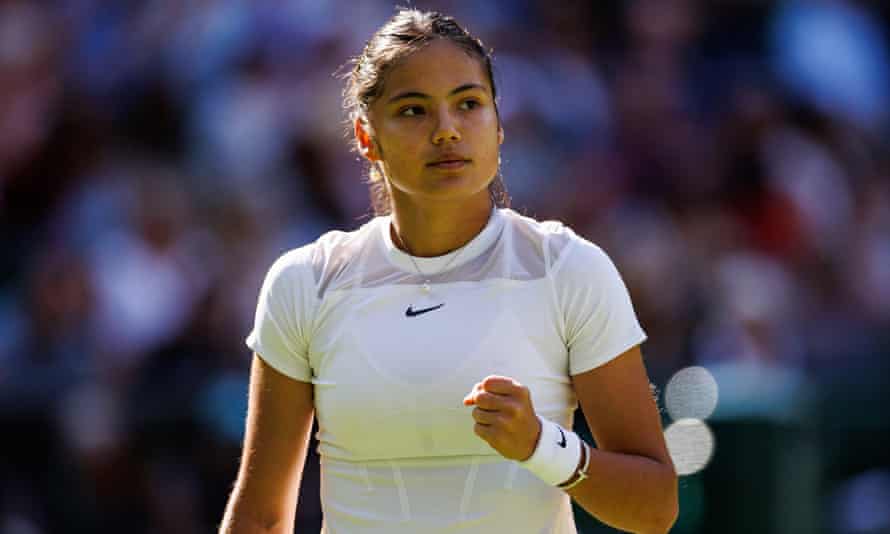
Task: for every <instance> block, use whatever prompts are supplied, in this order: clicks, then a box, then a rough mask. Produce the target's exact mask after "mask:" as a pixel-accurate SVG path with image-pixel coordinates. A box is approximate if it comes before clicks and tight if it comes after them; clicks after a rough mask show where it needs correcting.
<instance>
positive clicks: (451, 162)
mask: <svg viewBox="0 0 890 534" xmlns="http://www.w3.org/2000/svg"><path fill="white" fill-rule="evenodd" d="M469 162H470V160H468V159H467V158H461V157H445V158H442V159H438V160H436V161H433V162H431V163H427V166H428V167H450V166H455V165H461V164H464V163H469Z"/></svg>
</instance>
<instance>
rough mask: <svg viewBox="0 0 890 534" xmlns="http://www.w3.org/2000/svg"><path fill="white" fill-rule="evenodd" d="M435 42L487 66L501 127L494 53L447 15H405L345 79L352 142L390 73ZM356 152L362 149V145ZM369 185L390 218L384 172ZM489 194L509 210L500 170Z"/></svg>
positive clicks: (377, 37) (376, 38)
mask: <svg viewBox="0 0 890 534" xmlns="http://www.w3.org/2000/svg"><path fill="white" fill-rule="evenodd" d="M435 39H447V40H449V41H451V42H452V43H454V44H456V45H457V46H459V47H461V48H462V49H463V50H464V51H465V52H467V53H468V54H469V55H471V56H473V57H475V58H477V59H479V61H481V62H482V65H483V66H484V67H485V72H486V74H487V75H488V81H489V83H490V84H491V93H492V97H493V98H494V106H495V108H494V109H495V113H496V114H497V116H498V124H500V114H499V113H498V108H497V88H496V87H495V83H494V74H493V69H492V59H491V52H490V51H486V50H485V47H484V46H483V44H482V41H480V40H479V39H477V38H476V37H473V36H472V35H471V34H470V32H468V31H467V30H466V29H465V28H464V27H462V26H461V25H460V24H458V23H457V21H455V20H454V18H452V17H449V16H447V15H443V14H442V13H439V12H436V11H428V12H421V11H418V10H416V9H400V10H399V11H398V12H397V13H396V14H395V15H393V17H392V18H391V19H389V21H387V22H386V24H384V25H383V26H381V27H380V29H379V30H377V31H376V32H375V33H374V35H372V36H371V38H370V39H369V40H368V42H367V43H366V44H365V48H364V50H362V53H361V55H359V56H358V57H356V58H353V59H352V60H351V63H352V65H353V67H352V70H351V71H350V72H348V73H346V74H344V75H343V77H344V78H345V79H346V87H345V89H344V90H343V107H344V108H345V109H346V111H347V114H348V119H347V120H348V123H347V136H350V137H351V136H352V134H353V130H352V125H353V124H354V122H355V120H356V119H362V120H367V112H368V109H369V108H370V106H371V104H372V103H373V102H374V100H375V99H376V98H377V97H379V96H380V95H381V94H382V93H383V82H384V79H385V78H386V74H387V72H389V70H390V69H391V68H392V67H393V66H394V65H396V64H397V63H398V62H399V61H400V60H401V59H402V58H404V57H406V56H408V55H410V54H411V53H413V52H416V51H417V50H420V49H421V48H423V47H424V46H426V45H427V44H429V43H430V42H432V41H433V40H435ZM353 148H354V149H357V148H358V142H357V141H356V143H355V144H354V145H353ZM368 185H369V187H370V193H371V207H372V208H373V209H374V214H375V215H385V214H387V213H389V212H390V211H391V209H392V206H391V204H390V198H389V191H387V188H386V184H385V183H384V180H383V176H382V175H381V173H380V170H379V169H378V168H377V167H376V166H375V165H373V164H371V165H370V166H369V170H368ZM488 189H489V192H490V193H491V196H492V200H493V201H494V203H495V204H496V205H497V206H500V207H506V206H509V204H510V197H509V196H508V195H507V190H506V188H505V187H504V182H503V180H502V178H501V176H500V169H498V176H496V177H495V179H494V180H492V182H491V184H489V187H488Z"/></svg>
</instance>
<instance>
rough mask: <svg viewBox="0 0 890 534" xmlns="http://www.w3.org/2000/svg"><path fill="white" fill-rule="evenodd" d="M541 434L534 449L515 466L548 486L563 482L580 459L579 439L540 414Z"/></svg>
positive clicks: (575, 467) (569, 476) (572, 473)
mask: <svg viewBox="0 0 890 534" xmlns="http://www.w3.org/2000/svg"><path fill="white" fill-rule="evenodd" d="M538 420H539V421H541V436H540V437H539V438H538V445H537V447H535V452H533V453H532V455H531V456H530V457H529V458H528V459H526V460H525V461H523V462H519V465H521V466H522V467H524V468H526V469H528V470H529V471H531V472H532V473H533V474H535V475H536V476H537V477H538V478H540V479H541V480H543V481H544V482H546V483H548V484H550V485H551V486H557V485H559V484H562V483H563V482H565V481H567V480H568V479H569V478H571V477H572V475H574V474H575V470H576V469H577V468H578V462H580V461H581V438H579V437H578V434H575V433H574V432H572V431H571V430H566V429H564V428H562V427H561V426H559V425H558V424H556V423H554V422H553V421H549V420H547V419H544V418H543V417H541V416H540V415H539V416H538Z"/></svg>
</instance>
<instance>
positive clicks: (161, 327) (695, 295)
mask: <svg viewBox="0 0 890 534" xmlns="http://www.w3.org/2000/svg"><path fill="white" fill-rule="evenodd" d="M416 5H417V7H420V8H423V9H439V10H442V11H445V12H447V13H449V14H452V15H454V16H456V17H457V18H458V20H459V21H460V22H462V23H463V24H465V25H466V26H468V27H469V29H470V31H472V32H473V33H475V34H477V35H478V36H480V37H481V38H482V39H483V41H484V42H485V44H486V46H488V47H492V48H493V49H494V52H495V62H496V63H495V68H496V70H497V74H496V80H497V82H498V83H499V87H498V90H499V92H500V94H501V100H500V110H501V115H502V117H503V119H504V123H505V129H506V142H505V144H504V145H503V173H504V177H505V181H506V184H507V186H508V189H509V191H510V193H511V194H512V197H513V206H514V208H515V209H516V210H517V211H519V212H521V213H524V214H528V215H531V216H535V217H538V218H542V219H546V218H558V219H561V220H563V221H565V222H566V223H568V224H569V225H571V226H572V227H573V228H575V229H576V230H577V231H578V232H579V233H580V234H582V235H584V236H585V237H587V238H589V239H591V240H593V241H594V242H596V243H598V244H599V245H600V246H602V247H603V248H604V249H605V250H606V251H607V252H608V253H609V254H610V255H611V256H612V258H613V259H614V260H615V262H616V263H617V264H618V266H619V269H620V271H621V272H622V274H623V276H624V278H625V280H626V282H627V284H628V286H629V288H630V291H631V293H632V296H633V299H634V302H635V305H636V309H637V312H638V314H639V316H640V319H641V322H642V324H643V326H644V328H645V329H646V330H647V332H648V334H649V337H650V340H649V341H648V342H647V343H646V344H645V345H644V354H645V356H646V360H647V365H648V369H649V373H650V378H651V379H652V382H653V383H654V384H655V385H656V386H657V387H658V389H659V394H661V392H662V391H664V389H665V386H666V384H667V382H668V380H669V379H670V377H671V376H672V375H673V374H674V373H675V372H676V371H678V370H680V369H682V368H684V367H687V366H692V365H697V366H704V367H705V368H707V369H708V370H709V371H710V372H711V373H712V375H713V376H714V377H715V379H716V381H717V384H718V385H719V394H720V396H719V402H718V404H717V408H716V411H714V412H713V414H711V415H710V417H708V419H707V425H708V427H709V428H710V430H711V431H712V433H713V436H714V438H715V441H716V448H715V449H714V451H713V455H712V456H711V461H710V464H709V465H708V466H707V467H706V468H705V469H703V470H701V471H699V472H697V473H694V474H690V475H688V476H684V477H682V478H681V480H680V487H681V517H680V520H679V521H678V523H677V525H676V527H675V528H674V530H673V532H681V533H699V532H701V533H705V532H707V533H711V532H715V533H716V532H719V533H735V532H739V533H741V532H745V533H752V532H758V533H878V532H880V533H887V532H890V468H888V466H890V446H888V444H890V417H888V416H887V410H886V408H885V406H886V405H887V404H888V402H890V387H888V386H890V378H888V377H890V372H888V371H890V364H888V356H890V151H888V148H890V135H888V134H890V60H888V54H890V51H888V47H890V41H888V32H890V4H887V3H885V2H859V1H852V0H851V1H841V0H837V1H829V0H825V1H799V2H798V1H786V2H766V1H742V0H737V1H733V0H722V1H717V0H715V1H707V2H706V1H703V0H699V1H696V0H635V1H634V0H627V1H608V2H607V1H601V2H588V1H581V0H564V1H562V2H559V3H558V4H554V3H553V2H550V1H545V0H498V1H490V2H479V3H477V2H471V1H465V2H461V1H445V0H443V1H423V2H418V3H417V4H416ZM557 5H558V7H555V6H557ZM392 13H393V5H392V3H390V2H384V1H367V0H365V1H362V2H357V1H356V2H352V1H346V0H343V1H323V0H240V1H239V0H152V1H128V2H118V1H112V0H105V1H102V0H56V1H49V0H47V1H40V2H37V1H22V0H0V246H2V249H0V251H2V252H0V429H2V430H0V433H2V436H3V437H2V439H0V533H3V534H49V533H75V534H77V533H88V532H89V533H104V532H128V533H136V534H141V533H146V534H147V533H169V534H179V533H182V534H185V533H199V532H213V531H214V529H215V528H216V527H217V525H218V523H219V521H220V520H221V518H222V514H223V509H224V506H225V502H226V498H227V496H228V493H229V492H230V490H231V487H232V484H233V482H234V480H235V475H236V472H237V468H238V459H239V456H240V446H241V440H242V435H243V421H244V415H245V411H246V400H247V397H246V395H247V379H248V368H249V362H250V353H249V350H248V349H247V348H246V347H245V345H244V343H243V340H244V337H245V336H246V335H247V333H248V331H249V329H250V327H251V324H252V319H253V314H254V309H255V304H256V297H257V293H258V291H259V287H260V283H261V281H262V277H263V275H264V273H265V271H266V269H267V268H268V267H269V265H270V264H271V263H272V261H273V260H274V259H275V258H276V257H277V256H278V255H279V254H281V253H282V252H283V251H285V250H288V249H290V248H294V247H297V246H300V245H303V244H305V243H308V242H310V241H312V240H314V239H315V238H317V237H318V236H319V235H320V234H321V233H322V232H324V231H326V230H328V229H332V228H337V229H354V228H356V227H358V226H359V225H360V224H362V223H364V222H366V221H367V220H368V219H369V217H370V211H369V204H368V195H367V190H366V187H365V185H364V184H363V183H362V179H363V166H362V164H361V162H360V161H359V160H358V157H357V156H356V154H354V153H351V152H350V150H349V147H350V145H349V143H348V140H347V138H346V136H345V135H344V132H345V129H344V122H343V121H344V120H345V116H344V114H343V113H342V110H341V104H340V98H341V90H342V82H341V81H340V80H339V79H337V78H336V77H335V76H334V75H333V74H334V72H335V71H337V69H338V67H340V66H341V65H343V64H345V63H346V62H347V61H348V59H349V58H350V57H351V56H354V55H355V54H358V53H359V52H360V51H361V49H362V46H363V44H364V41H365V40H366V39H367V38H368V37H370V35H371V33H372V32H373V31H374V30H375V29H376V28H377V27H378V26H380V25H381V24H382V23H383V22H384V21H385V20H386V19H387V18H388V17H389V16H390V15H391V14H392ZM659 402H660V403H661V402H662V398H660V400H659ZM576 419H579V420H583V418H576ZM670 423H671V420H670V417H669V414H668V413H667V411H665V425H666V426H667V425H668V424H670ZM579 431H582V432H583V431H584V429H583V428H580V427H579ZM317 469H318V460H317V457H316V456H315V455H314V451H313V453H312V454H311V455H310V458H309V460H308V461H307V467H306V472H305V475H304V483H303V488H304V491H303V492H302V495H301V504H300V507H299V511H298V524H300V525H307V529H306V530H300V531H301V532H317V531H318V526H319V525H320V511H319V508H318V506H319V505H318V490H317V484H318V472H317ZM578 523H579V527H580V529H581V531H582V532H586V533H595V532H610V529H608V528H606V527H604V526H602V525H600V524H598V523H597V522H596V521H595V520H593V519H591V518H589V517H586V516H584V515H583V514H581V515H579V516H578Z"/></svg>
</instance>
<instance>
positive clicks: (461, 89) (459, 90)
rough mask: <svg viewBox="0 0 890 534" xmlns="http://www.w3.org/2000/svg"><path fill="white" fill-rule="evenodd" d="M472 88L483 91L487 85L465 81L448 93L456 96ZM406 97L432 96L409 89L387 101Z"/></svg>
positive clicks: (389, 102)
mask: <svg viewBox="0 0 890 534" xmlns="http://www.w3.org/2000/svg"><path fill="white" fill-rule="evenodd" d="M470 89H482V90H483V91H485V90H486V87H485V86H484V85H479V84H478V83H465V84H463V85H461V86H460V87H458V88H457V89H454V90H453V91H451V92H450V93H448V96H454V95H456V94H457V93H462V92H464V91H469V90H470ZM406 98H423V99H429V98H430V95H428V94H425V93H418V92H417V91H408V92H405V93H399V94H397V95H395V96H394V97H392V98H390V99H389V100H387V101H386V103H387V104H392V103H393V102H395V101H397V100H404V99H406Z"/></svg>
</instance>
